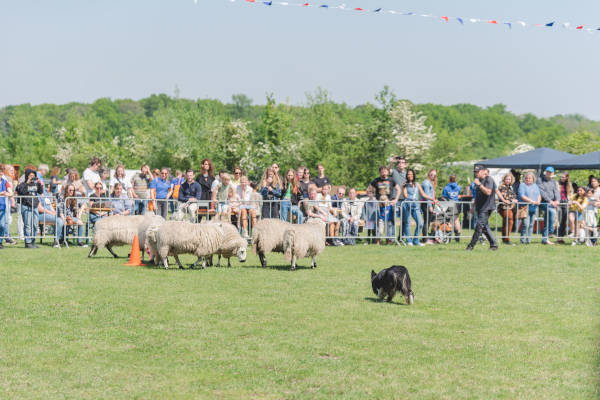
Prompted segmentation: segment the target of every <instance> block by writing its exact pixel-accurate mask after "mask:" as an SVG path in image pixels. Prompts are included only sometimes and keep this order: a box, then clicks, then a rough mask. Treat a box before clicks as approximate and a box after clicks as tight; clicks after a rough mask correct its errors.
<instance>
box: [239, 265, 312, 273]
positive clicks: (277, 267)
mask: <svg viewBox="0 0 600 400" xmlns="http://www.w3.org/2000/svg"><path fill="white" fill-rule="evenodd" d="M241 267H242V268H254V269H265V270H267V269H274V270H277V271H290V265H289V264H285V265H267V267H266V268H263V267H262V266H261V265H260V264H259V265H244V266H241ZM301 269H306V270H310V269H313V268H311V267H310V265H308V266H306V267H303V266H302V265H298V264H296V270H301ZM316 269H318V268H316ZM292 272H293V271H292Z"/></svg>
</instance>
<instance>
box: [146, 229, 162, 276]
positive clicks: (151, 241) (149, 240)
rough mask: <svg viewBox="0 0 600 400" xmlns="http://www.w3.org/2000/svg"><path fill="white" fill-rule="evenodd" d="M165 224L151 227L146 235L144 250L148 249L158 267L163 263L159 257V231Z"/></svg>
mask: <svg viewBox="0 0 600 400" xmlns="http://www.w3.org/2000/svg"><path fill="white" fill-rule="evenodd" d="M163 223H164V221H163V222H159V223H154V224H152V225H150V226H149V227H148V228H147V229H146V232H145V233H144V237H145V242H144V248H145V249H147V250H148V252H149V253H150V254H151V255H152V259H151V260H152V261H153V262H154V264H156V265H159V264H162V263H163V261H162V259H161V258H160V256H159V255H158V230H159V229H160V227H161V225H162V224H163Z"/></svg>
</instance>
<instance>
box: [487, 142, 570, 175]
mask: <svg viewBox="0 0 600 400" xmlns="http://www.w3.org/2000/svg"><path fill="white" fill-rule="evenodd" d="M572 157H573V154H570V153H565V152H564V151H558V150H554V149H549V148H547V147H540V148H539V149H534V150H531V151H527V152H525V153H519V154H514V155H512V156H506V157H498V158H492V159H491V160H483V161H479V162H477V163H475V165H482V166H485V167H492V168H517V169H524V168H531V169H537V170H541V169H542V168H543V167H545V166H547V165H552V166H555V165H554V164H555V163H556V162H557V161H559V160H565V159H568V158H572Z"/></svg>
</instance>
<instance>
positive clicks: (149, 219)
mask: <svg viewBox="0 0 600 400" xmlns="http://www.w3.org/2000/svg"><path fill="white" fill-rule="evenodd" d="M164 222H165V219H164V218H163V217H162V216H160V215H154V214H149V215H144V218H143V219H142V222H141V223H140V224H139V225H138V233H137V235H138V238H139V240H140V248H141V250H142V261H144V254H145V253H146V248H147V243H146V230H147V229H148V228H149V227H150V226H152V225H161V224H163V223H164ZM154 254H156V253H151V254H150V261H152V259H153V258H154Z"/></svg>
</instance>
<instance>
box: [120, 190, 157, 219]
mask: <svg viewBox="0 0 600 400" xmlns="http://www.w3.org/2000/svg"><path fill="white" fill-rule="evenodd" d="M110 197H111V198H112V201H111V205H112V213H113V215H132V214H133V204H131V200H129V198H128V197H127V194H126V193H125V190H124V189H123V184H121V183H120V182H117V183H116V184H115V186H114V189H113V192H112V193H111V195H110ZM163 218H165V219H166V217H163Z"/></svg>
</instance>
